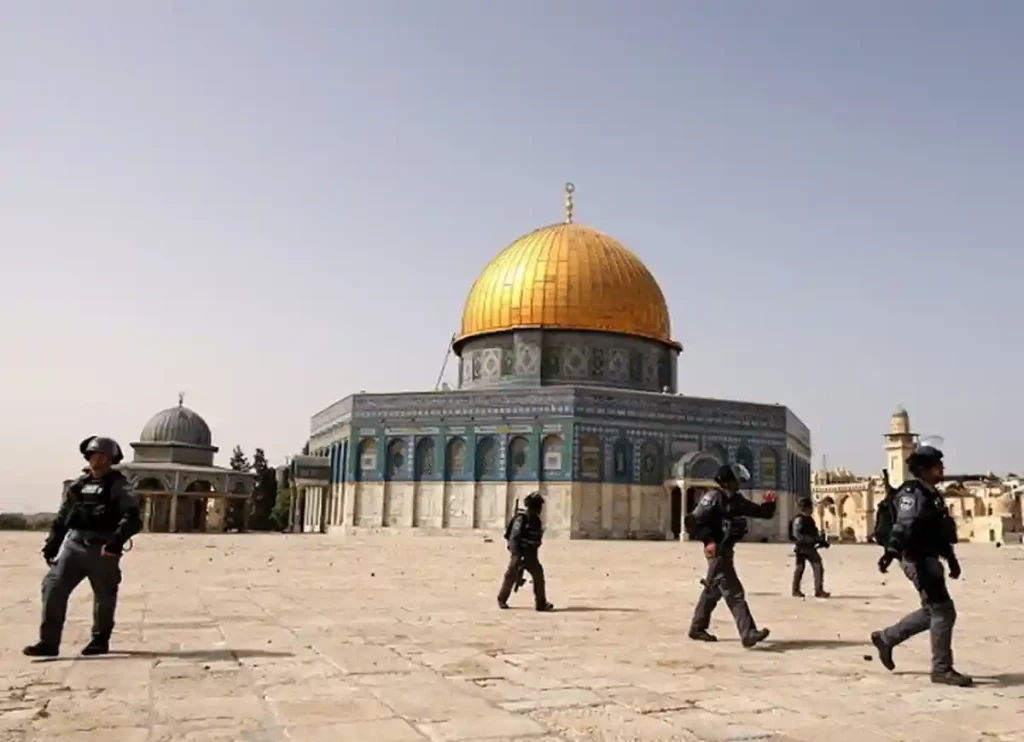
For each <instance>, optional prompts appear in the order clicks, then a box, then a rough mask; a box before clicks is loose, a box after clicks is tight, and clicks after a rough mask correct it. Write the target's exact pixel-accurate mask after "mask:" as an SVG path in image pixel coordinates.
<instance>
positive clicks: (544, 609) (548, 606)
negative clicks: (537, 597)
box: [537, 603, 555, 613]
mask: <svg viewBox="0 0 1024 742" xmlns="http://www.w3.org/2000/svg"><path fill="white" fill-rule="evenodd" d="M537 610H538V611H540V612H541V613H549V612H551V611H553V610H555V606H554V604H552V603H538V604H537Z"/></svg>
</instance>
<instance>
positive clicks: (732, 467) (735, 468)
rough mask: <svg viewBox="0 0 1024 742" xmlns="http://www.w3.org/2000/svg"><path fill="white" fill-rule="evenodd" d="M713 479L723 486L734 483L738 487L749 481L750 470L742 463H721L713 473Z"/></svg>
mask: <svg viewBox="0 0 1024 742" xmlns="http://www.w3.org/2000/svg"><path fill="white" fill-rule="evenodd" d="M715 481H716V482H718V483H719V484H721V485H723V486H725V485H727V484H735V485H736V486H737V488H738V487H739V486H740V485H742V484H746V483H747V482H749V481H750V472H749V471H748V470H747V467H745V466H744V465H743V464H738V463H737V464H722V465H721V466H720V467H719V468H718V473H717V474H715Z"/></svg>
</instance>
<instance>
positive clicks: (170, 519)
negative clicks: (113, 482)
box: [64, 397, 256, 533]
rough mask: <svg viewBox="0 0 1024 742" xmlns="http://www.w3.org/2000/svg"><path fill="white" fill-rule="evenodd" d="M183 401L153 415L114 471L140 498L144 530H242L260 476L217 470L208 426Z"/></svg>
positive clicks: (67, 484) (180, 399)
mask: <svg viewBox="0 0 1024 742" xmlns="http://www.w3.org/2000/svg"><path fill="white" fill-rule="evenodd" d="M183 403H184V400H183V399H182V398H181V397H179V398H178V405H177V407H170V408H168V409H166V410H163V411H161V412H158V413H157V414H156V415H154V416H153V417H152V418H151V419H150V421H149V422H147V423H146V425H145V427H143V429H142V433H141V434H140V435H139V440H138V441H136V442H134V443H132V444H131V447H132V449H133V450H134V456H133V460H132V461H130V462H124V463H122V464H119V465H117V466H116V467H114V468H115V469H118V470H119V471H120V472H121V473H122V474H124V475H125V477H127V478H128V481H129V482H131V484H132V487H133V489H134V490H135V493H136V494H137V495H138V496H139V498H140V500H141V504H142V522H143V530H144V531H149V532H156V533H189V532H207V533H208V532H217V531H228V530H241V531H244V530H246V529H247V526H248V522H249V508H248V507H247V504H248V501H249V498H250V496H251V494H252V491H253V488H254V486H255V483H256V475H255V474H252V473H251V472H238V471H233V470H231V469H225V468H223V467H219V466H214V465H213V457H214V455H215V454H216V453H217V451H218V448H217V447H216V446H214V445H213V436H212V435H211V433H210V426H209V425H207V424H206V421H205V420H203V418H202V417H200V416H199V415H198V414H196V413H195V412H193V411H192V410H190V409H189V408H188V407H185V406H184V404H183ZM71 482H72V480H67V481H65V482H64V488H65V491H66V490H67V487H68V486H69V485H70V484H71Z"/></svg>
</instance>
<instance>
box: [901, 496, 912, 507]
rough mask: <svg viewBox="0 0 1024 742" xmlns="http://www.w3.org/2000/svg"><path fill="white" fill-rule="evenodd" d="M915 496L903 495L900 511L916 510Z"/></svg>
mask: <svg viewBox="0 0 1024 742" xmlns="http://www.w3.org/2000/svg"><path fill="white" fill-rule="evenodd" d="M914 499H915V498H914V496H913V495H903V496H902V497H901V498H900V510H912V509H913V508H914Z"/></svg>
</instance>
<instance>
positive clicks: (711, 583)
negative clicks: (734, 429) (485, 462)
mask: <svg viewBox="0 0 1024 742" xmlns="http://www.w3.org/2000/svg"><path fill="white" fill-rule="evenodd" d="M749 481H750V472H749V471H747V468H746V467H745V466H743V465H742V464H726V465H724V466H722V467H721V468H720V469H719V470H718V474H717V475H716V476H715V482H716V483H717V484H718V487H717V488H715V489H713V490H710V491H709V492H707V493H706V494H705V495H704V497H703V498H701V501H700V502H699V503H697V507H695V508H694V509H693V512H692V513H690V514H689V515H687V516H686V519H685V521H684V524H685V526H686V532H687V535H689V536H690V538H692V539H694V540H695V541H700V542H701V543H703V544H704V556H705V557H706V558H707V562H708V573H707V577H705V578H704V580H703V583H702V584H703V585H704V590H703V591H702V592H701V594H700V599H699V600H698V601H697V607H696V609H695V610H694V612H693V620H692V621H691V623H690V634H689V635H690V638H691V639H693V640H695V641H704V642H714V641H718V638H717V637H716V636H714V635H713V634H709V633H708V627H709V626H710V625H711V614H712V613H713V612H714V610H715V606H717V605H718V601H719V599H724V600H725V604H726V605H727V606H729V610H730V611H731V612H732V616H733V618H734V619H735V621H736V628H737V629H739V633H740V639H741V640H742V642H743V646H744V647H747V648H748V649H749V648H750V647H753V646H754V645H755V644H758V643H759V642H762V641H764V640H765V639H767V638H768V633H769V632H768V629H758V628H757V624H756V623H754V617H753V616H751V615H750V608H749V606H747V598H746V595H745V594H744V592H743V584H742V583H741V582H740V578H739V575H737V574H736V565H735V564H734V561H733V560H734V550H735V546H736V544H737V542H739V541H740V539H742V538H743V537H744V536H745V535H746V534H747V530H748V526H747V518H766V519H767V518H773V517H774V516H775V495H774V494H773V493H769V494H768V495H766V496H765V498H764V502H763V503H761V504H758V503H755V502H751V501H750V500H748V499H747V498H745V497H744V496H743V495H742V494H740V485H741V484H742V483H744V482H749Z"/></svg>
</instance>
